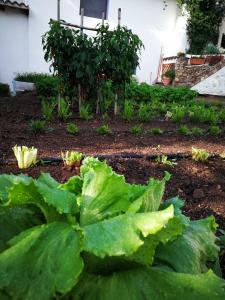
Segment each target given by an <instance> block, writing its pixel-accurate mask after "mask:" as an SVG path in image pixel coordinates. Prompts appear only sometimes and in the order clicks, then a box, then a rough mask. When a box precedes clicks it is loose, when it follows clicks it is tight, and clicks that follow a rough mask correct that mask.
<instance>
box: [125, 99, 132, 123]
mask: <svg viewBox="0 0 225 300" xmlns="http://www.w3.org/2000/svg"><path fill="white" fill-rule="evenodd" d="M133 118H134V102H133V101H130V100H125V102H124V109H123V119H124V120H126V121H128V122H130V121H131V120H132V119H133Z"/></svg>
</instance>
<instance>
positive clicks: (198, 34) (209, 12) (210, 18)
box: [177, 0, 225, 54]
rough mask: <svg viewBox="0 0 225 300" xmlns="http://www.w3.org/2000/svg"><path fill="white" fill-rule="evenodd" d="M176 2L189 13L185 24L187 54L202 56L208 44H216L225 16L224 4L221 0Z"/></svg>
mask: <svg viewBox="0 0 225 300" xmlns="http://www.w3.org/2000/svg"><path fill="white" fill-rule="evenodd" d="M177 2H178V3H179V4H184V5H185V8H186V9H187V11H188V13H189V17H188V24H187V35H188V41H189V45H190V49H189V52H190V53H193V54H202V52H203V49H204V47H205V46H206V45H207V44H208V43H209V42H212V43H213V44H217V43H218V36H219V29H220V25H221V22H222V19H223V18H224V15H225V2H224V1H223V0H219V1H217V0H205V1H202V0H177ZM199 28H201V30H199Z"/></svg>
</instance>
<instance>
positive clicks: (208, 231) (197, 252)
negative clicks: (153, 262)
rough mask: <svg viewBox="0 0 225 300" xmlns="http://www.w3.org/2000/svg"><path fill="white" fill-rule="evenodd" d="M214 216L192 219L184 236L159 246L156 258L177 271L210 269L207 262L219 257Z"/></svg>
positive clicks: (198, 271)
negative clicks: (198, 219)
mask: <svg viewBox="0 0 225 300" xmlns="http://www.w3.org/2000/svg"><path fill="white" fill-rule="evenodd" d="M215 228H216V226H215V220H214V218H213V217H210V218H207V219H204V220H200V221H192V222H190V225H189V226H187V227H186V229H185V231H184V233H183V235H182V236H179V237H178V238H177V239H176V240H174V241H172V242H169V243H167V244H165V245H162V246H160V247H158V249H157V252H156V259H157V260H159V261H160V262H163V263H164V264H166V265H168V266H170V267H171V268H173V269H174V270H175V271H176V272H180V273H192V274H199V273H202V272H206V271H207V270H208V268H207V265H206V263H207V262H215V261H216V259H217V257H218V250H219V248H218V246H216V244H215V242H216V236H215Z"/></svg>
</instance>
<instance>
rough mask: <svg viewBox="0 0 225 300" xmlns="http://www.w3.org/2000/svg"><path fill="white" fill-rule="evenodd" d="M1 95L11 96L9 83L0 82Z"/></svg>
mask: <svg viewBox="0 0 225 300" xmlns="http://www.w3.org/2000/svg"><path fill="white" fill-rule="evenodd" d="M0 97H10V90H9V85H8V84H5V83H0Z"/></svg>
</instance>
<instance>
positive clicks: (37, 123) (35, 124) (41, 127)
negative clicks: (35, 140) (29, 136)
mask: <svg viewBox="0 0 225 300" xmlns="http://www.w3.org/2000/svg"><path fill="white" fill-rule="evenodd" d="M45 125H46V123H45V121H43V120H32V121H30V123H29V129H30V131H31V132H32V133H34V134H38V133H42V132H44V131H45Z"/></svg>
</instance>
